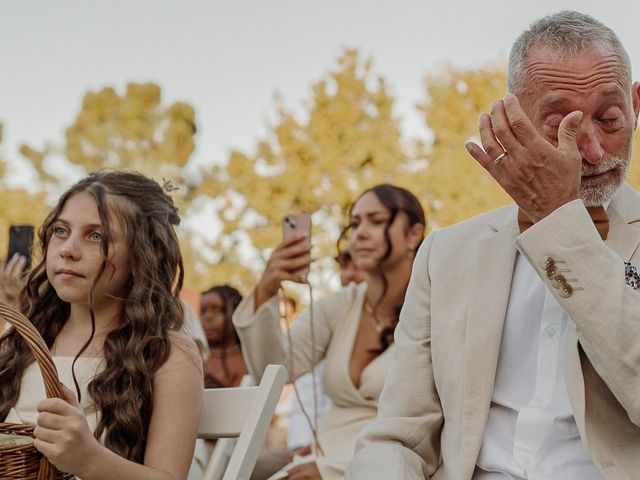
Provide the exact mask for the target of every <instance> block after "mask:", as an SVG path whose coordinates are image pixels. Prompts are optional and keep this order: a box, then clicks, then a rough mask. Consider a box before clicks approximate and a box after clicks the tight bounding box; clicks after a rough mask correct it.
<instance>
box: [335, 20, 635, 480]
mask: <svg viewBox="0 0 640 480" xmlns="http://www.w3.org/2000/svg"><path fill="white" fill-rule="evenodd" d="M631 78H632V70H631V63H630V61H629V56H628V55H627V53H626V51H625V49H624V47H623V46H622V44H621V42H620V40H619V39H618V37H617V36H616V34H615V33H614V32H613V31H612V30H611V29H610V28H608V27H607V26H605V25H603V24H602V23H601V22H599V21H597V20H595V19H594V18H592V17H590V16H588V15H584V14H582V13H579V12H571V11H565V12H560V13H557V14H554V15H549V16H547V17H544V18H541V19H539V20H537V21H535V22H534V23H533V24H532V25H531V27H530V28H529V29H528V30H526V31H525V32H523V33H522V34H521V35H520V36H519V37H518V39H517V40H516V41H515V43H514V45H513V47H512V49H511V54H510V56H509V68H508V74H507V84H508V93H507V94H506V95H505V97H504V98H503V99H500V100H496V101H495V102H493V105H492V106H491V112H490V114H487V113H483V114H482V115H481V116H480V119H479V129H480V139H481V142H482V148H481V147H480V146H479V145H477V144H475V143H471V142H469V143H467V144H466V147H467V150H468V151H469V153H470V154H471V155H472V156H473V158H474V159H475V160H476V161H478V162H479V163H480V165H481V166H482V167H484V168H485V169H486V170H487V171H488V172H489V173H490V174H491V175H492V176H493V177H494V178H495V179H496V181H498V183H499V184H500V185H501V186H502V187H503V188H504V190H505V191H506V192H507V193H508V194H509V195H510V196H511V197H512V198H513V200H514V204H513V205H511V206H508V207H505V208H502V209H499V210H496V211H493V212H490V213H487V214H485V215H481V216H479V217H476V218H473V219H471V220H468V221H466V222H462V223H460V224H458V225H453V226H451V227H448V228H445V229H442V230H438V231H436V232H433V233H432V234H431V235H430V236H429V237H428V238H427V239H426V240H425V242H424V245H423V246H422V247H421V248H420V251H419V252H418V255H417V257H416V261H415V265H414V268H413V274H412V277H411V283H410V284H409V288H408V290H407V296H406V300H405V304H404V307H403V310H402V315H401V319H400V323H399V325H398V328H397V330H396V345H397V348H396V356H395V357H394V360H393V363H392V367H391V369H390V371H389V376H388V377H387V382H386V383H385V386H384V392H383V393H382V396H381V398H380V409H379V414H378V419H377V420H376V421H374V422H372V423H371V424H370V425H369V426H367V427H366V428H365V429H364V431H363V432H362V436H361V438H360V440H359V442H358V447H357V452H356V455H355V457H354V459H353V462H352V463H351V465H350V466H349V470H348V474H347V478H349V479H350V480H372V479H385V480H386V479H391V478H393V479H396V478H398V479H399V478H402V479H405V480H417V479H425V478H432V479H456V480H469V479H473V480H493V479H506V478H509V479H514V480H523V479H554V480H555V479H562V480H602V479H605V480H622V479H629V480H631V479H636V478H638V475H639V472H640V291H639V289H640V275H639V274H638V271H637V266H638V265H640V249H639V248H638V246H639V244H640V223H639V222H640V199H639V197H638V194H637V193H636V192H634V191H633V190H632V189H631V187H630V186H629V185H627V184H625V176H626V173H627V170H628V167H629V162H630V161H631V146H632V138H633V132H634V130H635V129H636V126H637V123H638V113H639V112H640V84H639V83H638V82H636V83H633V82H632V80H631Z"/></svg>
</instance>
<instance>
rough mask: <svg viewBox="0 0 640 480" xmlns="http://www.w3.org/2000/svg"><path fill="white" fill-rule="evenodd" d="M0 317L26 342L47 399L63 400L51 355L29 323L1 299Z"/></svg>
mask: <svg viewBox="0 0 640 480" xmlns="http://www.w3.org/2000/svg"><path fill="white" fill-rule="evenodd" d="M0 317H2V318H3V319H5V320H6V321H7V322H9V323H10V324H11V325H13V327H14V328H15V329H16V331H17V332H18V334H19V335H20V336H21V337H22V339H23V340H24V341H25V342H27V346H28V347H29V350H31V353H33V356H34V357H35V359H36V362H37V363H38V366H39V367H40V373H41V374H42V379H43V380H44V389H45V391H46V393H47V398H63V394H62V386H61V385H60V378H59V377H58V370H57V369H56V366H55V364H54V363H53V359H52V358H51V353H50V352H49V349H48V348H47V345H46V344H45V343H44V339H43V338H42V337H41V336H40V333H38V331H37V330H36V328H35V327H34V326H33V324H32V323H31V321H29V319H28V318H27V317H25V316H24V315H23V314H22V313H20V312H18V311H17V310H16V309H15V308H13V307H12V306H11V305H9V304H8V303H6V302H5V301H4V300H2V299H0Z"/></svg>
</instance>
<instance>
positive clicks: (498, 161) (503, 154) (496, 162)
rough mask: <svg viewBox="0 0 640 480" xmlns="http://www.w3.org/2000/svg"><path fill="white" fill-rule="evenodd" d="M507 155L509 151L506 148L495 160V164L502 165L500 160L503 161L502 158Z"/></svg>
mask: <svg viewBox="0 0 640 480" xmlns="http://www.w3.org/2000/svg"><path fill="white" fill-rule="evenodd" d="M506 156H507V151H506V150H505V151H504V152H502V153H501V154H500V155H498V158H496V159H495V160H494V161H493V164H494V165H500V162H501V161H502V159H503V158H504V157H506Z"/></svg>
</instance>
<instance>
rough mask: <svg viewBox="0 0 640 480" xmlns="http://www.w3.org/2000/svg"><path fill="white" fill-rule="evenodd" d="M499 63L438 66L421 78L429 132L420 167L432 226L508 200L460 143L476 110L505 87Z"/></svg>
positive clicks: (472, 129)
mask: <svg viewBox="0 0 640 480" xmlns="http://www.w3.org/2000/svg"><path fill="white" fill-rule="evenodd" d="M505 75H506V74H505V68H504V66H502V65H489V66H486V67H483V68H473V69H472V68H453V67H451V66H446V67H442V68H441V69H440V70H439V71H438V72H436V73H434V74H430V75H428V76H427V77H426V78H425V81H424V85H425V91H426V97H427V98H426V100H425V101H424V102H421V103H420V105H419V109H420V111H421V112H422V113H423V114H424V120H425V123H426V125H427V126H428V127H429V128H430V129H431V131H432V132H433V142H432V144H431V146H430V149H429V152H428V159H429V167H428V168H427V169H426V170H425V171H423V172H421V176H422V180H423V181H424V182H425V184H426V185H428V191H429V192H430V193H431V195H432V197H431V201H430V202H428V203H427V205H426V207H427V208H428V210H429V219H430V221H431V225H432V227H443V226H446V225H450V224H452V223H456V222H459V221H461V220H464V219H466V218H470V217H472V216H475V215H478V214H480V213H482V212H486V211H489V210H492V209H494V208H497V207H500V206H502V205H505V204H507V203H509V202H510V198H509V197H508V196H507V195H506V194H505V193H504V191H503V190H502V188H500V186H499V185H498V184H497V183H496V182H495V180H494V179H493V178H492V177H491V176H490V175H489V174H488V173H486V171H485V170H484V169H483V168H482V167H481V166H480V165H478V163H477V162H476V161H475V160H474V159H473V158H472V157H471V156H470V155H469V153H468V152H467V150H466V148H465V147H464V144H465V142H467V141H468V140H470V139H475V140H476V141H478V140H479V138H478V116H479V115H480V113H481V112H488V111H489V109H490V107H491V103H492V102H493V101H494V100H497V99H500V98H502V97H504V95H505V93H506V78H505Z"/></svg>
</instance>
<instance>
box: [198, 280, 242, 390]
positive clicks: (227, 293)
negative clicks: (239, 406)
mask: <svg viewBox="0 0 640 480" xmlns="http://www.w3.org/2000/svg"><path fill="white" fill-rule="evenodd" d="M241 300H242V295H240V292H238V290H236V289H235V288H233V287H230V286H229V285H217V286H214V287H211V288H210V289H208V290H207V291H206V292H203V293H202V297H201V298H200V321H201V322H202V327H203V328H204V332H205V335H206V336H207V342H208V344H209V356H208V357H207V359H206V360H205V362H204V386H205V388H219V387H237V386H238V385H240V381H241V380H242V377H243V376H245V375H246V374H247V367H246V365H245V363H244V359H243V358H242V350H241V349H240V339H239V338H238V335H237V334H236V330H235V328H233V323H232V322H231V316H232V315H233V311H234V310H235V309H236V307H237V306H238V304H239V303H240V301H241Z"/></svg>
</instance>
